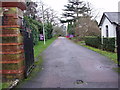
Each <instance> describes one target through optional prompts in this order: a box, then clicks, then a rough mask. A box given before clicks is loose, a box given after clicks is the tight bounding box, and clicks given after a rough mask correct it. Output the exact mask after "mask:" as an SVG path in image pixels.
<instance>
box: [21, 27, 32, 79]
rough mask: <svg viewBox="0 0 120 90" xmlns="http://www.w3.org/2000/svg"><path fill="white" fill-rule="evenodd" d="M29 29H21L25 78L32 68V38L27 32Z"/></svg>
mask: <svg viewBox="0 0 120 90" xmlns="http://www.w3.org/2000/svg"><path fill="white" fill-rule="evenodd" d="M29 30H30V29H27V28H25V29H23V31H22V34H23V38H24V40H23V43H24V54H25V77H27V76H28V75H29V73H30V72H31V70H32V69H33V68H34V50H33V37H32V34H31V33H30V32H29Z"/></svg>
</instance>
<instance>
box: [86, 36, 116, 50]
mask: <svg viewBox="0 0 120 90" xmlns="http://www.w3.org/2000/svg"><path fill="white" fill-rule="evenodd" d="M85 43H86V45H89V46H92V47H95V48H100V49H103V50H106V51H111V52H114V51H115V38H104V39H103V45H102V44H101V38H100V37H95V36H89V37H85Z"/></svg>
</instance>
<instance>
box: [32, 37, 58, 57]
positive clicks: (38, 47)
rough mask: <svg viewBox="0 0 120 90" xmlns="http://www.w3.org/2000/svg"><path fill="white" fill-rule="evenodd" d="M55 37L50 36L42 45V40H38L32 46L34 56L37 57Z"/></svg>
mask: <svg viewBox="0 0 120 90" xmlns="http://www.w3.org/2000/svg"><path fill="white" fill-rule="evenodd" d="M55 39H56V38H52V39H49V40H47V41H46V44H45V45H44V42H43V41H39V42H38V44H37V45H36V46H34V57H35V58H36V57H38V56H39V54H41V53H42V52H43V51H44V50H45V49H46V48H47V47H48V46H49V45H50V44H51V43H52V42H53V41H54V40H55Z"/></svg>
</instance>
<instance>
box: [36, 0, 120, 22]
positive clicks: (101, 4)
mask: <svg viewBox="0 0 120 90" xmlns="http://www.w3.org/2000/svg"><path fill="white" fill-rule="evenodd" d="M37 1H39V0H37ZM42 1H43V2H44V3H45V4H47V5H48V6H50V7H51V8H53V9H54V10H55V11H57V12H58V14H59V15H60V14H61V13H62V9H64V5H66V4H67V2H68V0H42ZM82 1H88V2H90V3H91V4H92V6H93V7H94V8H95V10H96V13H98V12H100V14H99V17H98V18H97V21H98V22H99V20H100V18H101V15H102V13H103V12H117V11H118V2H119V1H120V0H82Z"/></svg>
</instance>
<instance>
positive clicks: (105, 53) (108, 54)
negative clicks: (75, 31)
mask: <svg viewBox="0 0 120 90" xmlns="http://www.w3.org/2000/svg"><path fill="white" fill-rule="evenodd" d="M76 43H77V44H78V45H81V46H83V47H86V48H88V49H90V50H92V51H95V52H97V53H100V54H102V55H103V56H106V57H108V58H109V59H111V60H112V61H114V62H115V63H116V64H117V63H118V61H117V53H113V52H108V51H103V50H101V49H97V48H94V47H91V46H87V45H85V42H84V41H79V42H76Z"/></svg>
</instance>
